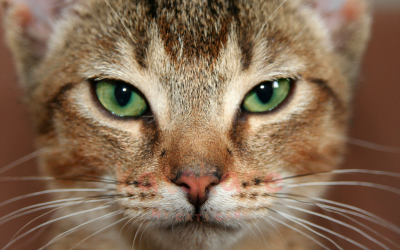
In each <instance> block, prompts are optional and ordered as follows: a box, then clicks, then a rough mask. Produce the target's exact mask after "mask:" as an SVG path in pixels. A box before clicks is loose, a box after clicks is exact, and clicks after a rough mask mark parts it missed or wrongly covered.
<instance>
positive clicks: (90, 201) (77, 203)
mask: <svg viewBox="0 0 400 250" xmlns="http://www.w3.org/2000/svg"><path fill="white" fill-rule="evenodd" d="M100 201H104V200H89V201H87V200H84V201H79V202H74V204H71V203H72V202H71V203H68V204H65V203H64V204H61V205H58V206H57V207H56V208H55V209H52V210H50V211H48V212H46V213H44V214H42V215H40V216H38V217H36V218H35V219H33V220H31V221H29V222H28V223H27V224H25V225H24V226H23V227H22V228H21V229H19V230H18V232H17V233H16V234H15V235H14V236H13V237H12V238H11V240H13V239H14V238H15V237H16V236H17V235H18V234H19V233H20V232H21V231H22V230H24V229H25V228H26V227H27V226H29V225H30V224H31V223H33V222H34V221H36V220H37V219H39V218H41V217H43V216H46V215H47V214H50V213H52V212H54V211H57V210H59V209H63V208H65V207H69V206H74V205H80V204H83V203H92V202H100ZM38 211H39V210H38ZM18 217H19V216H18ZM11 240H10V241H11Z"/></svg>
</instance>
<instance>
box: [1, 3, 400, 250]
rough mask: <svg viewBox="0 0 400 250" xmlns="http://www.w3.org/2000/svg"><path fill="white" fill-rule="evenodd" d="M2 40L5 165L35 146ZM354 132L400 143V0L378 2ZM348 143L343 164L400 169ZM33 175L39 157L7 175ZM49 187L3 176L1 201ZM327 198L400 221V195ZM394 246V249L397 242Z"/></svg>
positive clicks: (355, 192)
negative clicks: (9, 180) (9, 179)
mask: <svg viewBox="0 0 400 250" xmlns="http://www.w3.org/2000/svg"><path fill="white" fill-rule="evenodd" d="M0 20H1V18H0ZM5 28H6V27H5ZM3 40H4V39H3V32H2V30H1V31H0V168H1V167H3V166H6V165H7V164H10V163H11V162H13V161H15V160H18V159H20V158H21V157H24V156H26V155H28V154H30V153H32V152H34V147H33V133H32V130H31V128H30V125H29V117H28V114H27V111H26V109H25V107H24V105H23V103H22V100H21V92H20V90H19V88H18V85H17V77H16V74H15V69H14V67H13V61H12V59H11V55H10V52H9V51H8V50H7V48H6V46H5V44H4V41H3ZM350 137H351V138H355V139H360V140H364V141H368V142H373V143H377V144H381V145H386V146H392V147H400V0H377V2H376V7H375V13H374V24H373V31H372V40H371V42H370V46H369V49H368V51H367V53H366V56H365V61H364V64H363V67H362V71H361V77H360V83H359V88H358V91H357V96H356V99H355V103H354V120H353V122H352V127H351V132H350ZM365 145H368V144H365ZM349 149H350V150H349V152H348V156H347V160H346V162H345V163H344V164H343V166H342V168H346V169H353V168H357V169H358V168H359V169H374V170H382V171H391V172H396V173H400V154H399V153H388V152H381V151H377V150H372V149H368V148H365V147H360V146H355V145H351V144H350V145H349ZM34 175H37V172H36V166H35V162H34V160H30V161H27V162H25V163H23V164H21V165H19V166H18V167H15V168H14V169H13V170H11V171H8V172H6V173H5V174H3V175H2V176H34ZM340 180H359V181H366V182H374V183H380V184H385V185H389V186H392V187H396V188H400V181H399V178H394V177H379V176H374V175H372V176H371V175H349V176H347V175H346V177H341V178H340ZM44 189H45V188H44V186H42V185H41V182H40V181H37V182H35V181H25V182H22V181H19V182H1V181H0V202H2V201H5V200H8V199H11V198H14V197H17V196H19V195H23V194H27V193H32V192H35V191H40V190H44ZM328 199H332V200H335V201H338V202H342V203H346V204H351V205H354V206H357V207H360V208H363V209H366V210H368V211H369V212H371V213H374V214H376V215H378V216H380V217H383V218H384V219H386V220H387V221H390V222H392V223H394V224H396V225H398V226H400V199H399V195H395V194H391V193H389V192H385V191H382V190H377V189H373V188H368V187H347V188H338V187H337V188H332V189H331V190H330V192H329V195H328ZM43 201H45V199H44V198H43V197H34V198H30V199H26V200H23V201H18V202H15V203H12V204H10V205H7V206H3V207H0V217H1V216H3V215H6V214H8V213H10V212H13V211H15V210H16V209H19V208H22V207H25V206H27V205H32V204H36V203H39V202H43ZM42 213H43V212H42ZM40 214H41V213H36V214H32V215H28V216H24V217H21V218H19V219H16V220H13V221H11V222H9V223H7V224H4V225H0V248H1V247H3V246H4V245H5V244H6V243H7V242H8V241H9V240H10V239H11V238H12V236H13V235H14V234H15V233H16V232H17V231H18V230H19V229H20V228H21V227H23V226H24V225H25V224H26V223H28V222H29V221H30V220H32V219H33V218H35V217H36V216H39V215H40ZM338 218H340V217H338ZM342 219H343V218H342ZM44 220H45V218H42V219H41V220H40V219H39V221H44ZM318 223H321V224H322V225H324V226H326V227H328V228H329V227H330V225H329V223H327V222H326V221H325V222H324V221H318ZM365 224H366V225H367V226H371V227H372V228H373V229H374V230H378V231H379V232H381V233H382V234H383V235H384V236H386V237H388V238H390V239H392V240H393V242H394V243H397V244H399V245H400V235H398V234H396V233H393V232H391V231H388V230H384V229H383V228H382V227H379V226H376V225H375V226H374V225H372V224H368V223H365ZM364 229H365V228H364ZM337 230H339V231H338V232H340V233H342V234H344V235H346V236H348V237H350V238H352V239H354V240H356V241H358V242H360V243H362V244H364V245H365V246H368V247H370V248H371V249H381V248H378V247H377V245H374V244H372V243H371V242H369V241H368V240H366V239H365V238H363V237H362V236H361V235H360V234H358V233H356V232H354V231H352V230H349V229H347V230H346V229H345V228H342V227H341V228H337ZM366 232H368V233H369V234H371V235H374V234H373V233H372V232H371V231H368V230H366ZM33 235H34V234H33ZM375 236H376V235H375ZM37 237H38V238H37V239H36V240H35V241H33V242H32V243H30V244H29V245H27V246H22V247H21V249H28V250H33V249H37V248H38V247H40V246H42V245H43V243H44V239H43V238H42V237H41V236H40V235H37ZM332 239H334V240H336V239H337V238H335V237H332ZM338 242H339V243H340V244H341V245H342V246H343V247H344V249H356V248H355V247H354V245H351V244H346V242H344V241H343V240H338ZM388 246H390V245H388ZM391 247H392V249H395V247H393V245H392V246H391Z"/></svg>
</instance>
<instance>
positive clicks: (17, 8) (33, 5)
mask: <svg viewBox="0 0 400 250" xmlns="http://www.w3.org/2000/svg"><path fill="white" fill-rule="evenodd" d="M75 2H77V0H0V3H1V7H2V8H1V9H2V12H3V18H4V30H5V34H6V39H7V43H8V45H9V47H10V49H11V51H12V53H13V55H14V58H15V61H16V64H17V69H18V71H19V75H20V77H21V78H22V79H21V81H22V83H23V84H27V82H29V77H30V75H31V74H32V71H33V69H34V68H35V66H36V65H38V64H39V62H40V61H41V60H42V59H43V57H44V56H45V54H46V52H47V50H48V45H49V44H48V43H49V40H50V37H51V35H52V34H53V31H54V30H55V26H56V24H57V22H58V21H59V19H60V18H61V17H62V16H63V15H65V14H66V12H68V11H69V10H70V9H71V8H70V7H71V6H73V4H74V3H75ZM24 78H25V79H24Z"/></svg>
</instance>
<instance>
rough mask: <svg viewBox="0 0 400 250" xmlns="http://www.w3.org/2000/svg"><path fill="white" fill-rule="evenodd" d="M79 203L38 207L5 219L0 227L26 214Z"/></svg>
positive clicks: (79, 202) (0, 223)
mask: <svg viewBox="0 0 400 250" xmlns="http://www.w3.org/2000/svg"><path fill="white" fill-rule="evenodd" d="M91 202H98V201H91ZM81 203H82V202H81V201H78V202H68V203H63V204H57V205H49V206H44V207H39V208H36V209H32V210H29V211H26V212H23V213H20V214H17V215H15V216H12V217H10V218H8V219H5V220H4V221H1V222H0V225H3V224H4V223H7V222H8V221H11V220H14V219H16V218H19V217H21V216H24V215H27V214H31V213H34V212H37V211H41V210H45V209H50V208H55V207H56V208H58V207H67V206H73V205H78V204H81Z"/></svg>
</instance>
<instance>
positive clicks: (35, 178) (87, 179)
mask: <svg viewBox="0 0 400 250" xmlns="http://www.w3.org/2000/svg"><path fill="white" fill-rule="evenodd" d="M60 180H62V181H76V182H97V183H106V184H115V185H118V184H121V183H122V182H119V181H116V180H111V179H103V178H99V177H93V176H65V177H47V176H22V177H0V181H4V182H5V181H60Z"/></svg>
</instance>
